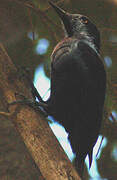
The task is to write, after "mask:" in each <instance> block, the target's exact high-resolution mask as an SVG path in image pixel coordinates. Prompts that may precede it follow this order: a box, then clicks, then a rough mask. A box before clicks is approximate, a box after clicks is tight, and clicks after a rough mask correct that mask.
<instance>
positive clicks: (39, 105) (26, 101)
mask: <svg viewBox="0 0 117 180" xmlns="http://www.w3.org/2000/svg"><path fill="white" fill-rule="evenodd" d="M16 95H18V96H20V97H21V98H22V100H16V101H13V102H11V103H9V104H8V106H11V105H15V104H22V105H28V106H30V107H31V108H33V109H34V110H36V111H39V112H41V113H42V114H43V115H44V116H45V117H47V116H48V114H47V112H46V111H45V110H44V108H45V109H46V108H47V104H45V103H43V102H38V101H34V100H32V99H28V98H26V97H25V96H24V95H22V94H17V93H16Z"/></svg>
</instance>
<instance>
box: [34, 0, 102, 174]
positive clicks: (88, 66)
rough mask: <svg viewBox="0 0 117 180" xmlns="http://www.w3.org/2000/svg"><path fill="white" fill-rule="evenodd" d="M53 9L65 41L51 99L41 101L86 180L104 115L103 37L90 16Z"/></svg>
mask: <svg viewBox="0 0 117 180" xmlns="http://www.w3.org/2000/svg"><path fill="white" fill-rule="evenodd" d="M50 5H51V6H52V7H53V8H54V9H55V11H56V12H57V13H58V15H59V17H60V18H61V20H62V23H63V27H64V31H65V37H64V38H63V39H62V40H61V41H60V42H59V43H58V44H57V45H56V47H55V48H54V50H53V52H52V55H51V94H50V97H49V99H48V100H47V101H46V102H44V101H43V100H42V99H41V98H40V97H39V98H38V99H39V100H41V101H40V102H41V103H42V106H43V108H44V110H45V111H46V112H47V113H48V114H49V115H51V116H53V117H54V119H55V120H56V121H58V122H59V123H60V124H62V125H63V126H64V127H65V129H66V131H67V132H68V133H69V136H68V138H69V141H70V143H71V146H72V150H73V152H74V153H75V154H76V160H75V167H76V169H77V170H78V173H79V175H80V176H82V174H83V168H84V161H85V158H86V156H87V155H88V157H89V167H91V163H92V153H93V147H94V145H95V143H96V141H97V138H98V135H99V131H100V126H101V122H102V115H103V106H104V99H105V89H106V73H105V69H104V65H103V62H102V60H101V57H100V33H99V31H98V29H97V27H96V26H95V25H94V24H93V23H92V22H91V21H90V20H89V19H88V18H87V17H86V16H84V15H81V14H69V13H67V12H65V11H64V10H62V9H61V8H59V7H58V6H56V5H54V4H53V3H52V2H50ZM37 96H38V95H37Z"/></svg>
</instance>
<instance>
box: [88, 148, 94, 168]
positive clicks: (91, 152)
mask: <svg viewBox="0 0 117 180" xmlns="http://www.w3.org/2000/svg"><path fill="white" fill-rule="evenodd" d="M92 154H93V150H91V151H90V152H89V153H88V157H89V169H90V168H91V164H92V159H93V158H92Z"/></svg>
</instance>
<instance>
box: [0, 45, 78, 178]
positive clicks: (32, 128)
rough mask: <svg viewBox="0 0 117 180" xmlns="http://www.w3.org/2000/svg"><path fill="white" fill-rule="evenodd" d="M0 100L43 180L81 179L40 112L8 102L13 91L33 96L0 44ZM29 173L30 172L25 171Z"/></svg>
mask: <svg viewBox="0 0 117 180" xmlns="http://www.w3.org/2000/svg"><path fill="white" fill-rule="evenodd" d="M0 92H1V93H0V94H1V95H0V100H1V103H2V104H3V109H2V110H4V111H5V112H1V113H0V116H1V117H3V116H4V117H6V118H7V119H9V121H11V122H13V124H14V125H15V128H16V130H17V132H19V133H20V135H21V137H22V138H23V141H24V143H25V145H26V147H27V149H28V151H29V152H30V154H31V156H32V158H33V159H34V161H35V163H36V165H37V166H38V168H39V170H40V171H41V173H42V175H43V177H44V179H46V180H80V178H79V176H78V175H77V173H76V171H75V169H74V168H73V166H72V164H71V162H70V160H69V159H68V157H67V156H66V154H65V153H64V151H63V149H62V147H61V146H60V144H59V143H58V141H57V139H56V137H55V136H54V134H53V132H52V130H51V129H50V127H49V125H48V123H47V121H46V120H45V119H44V117H43V116H42V115H41V113H40V112H39V111H35V110H34V109H33V108H31V107H29V106H28V105H20V104H16V105H12V106H10V107H9V112H7V109H8V103H11V102H13V101H15V100H17V99H16V97H15V93H16V92H17V93H20V94H23V95H24V96H26V97H28V98H30V99H31V98H32V95H31V92H30V91H29V88H27V85H26V83H25V82H23V81H21V80H19V78H18V71H17V69H16V67H15V66H14V65H13V63H12V61H11V60H10V58H9V56H8V55H7V53H6V51H5V50H4V48H3V46H2V45H1V44H0ZM27 173H30V172H27Z"/></svg>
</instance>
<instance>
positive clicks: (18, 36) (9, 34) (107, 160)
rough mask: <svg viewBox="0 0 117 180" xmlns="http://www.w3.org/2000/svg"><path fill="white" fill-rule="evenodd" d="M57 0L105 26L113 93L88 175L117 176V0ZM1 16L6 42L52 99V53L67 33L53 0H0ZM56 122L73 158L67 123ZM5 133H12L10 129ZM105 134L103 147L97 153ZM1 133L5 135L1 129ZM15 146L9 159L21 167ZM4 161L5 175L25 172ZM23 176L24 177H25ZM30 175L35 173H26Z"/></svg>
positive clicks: (106, 179)
mask: <svg viewBox="0 0 117 180" xmlns="http://www.w3.org/2000/svg"><path fill="white" fill-rule="evenodd" d="M53 2H54V3H55V4H57V5H59V6H60V7H61V8H63V9H64V10H66V11H68V12H70V13H80V14H84V15H86V16H88V17H89V18H90V19H91V20H92V22H93V23H95V24H96V26H97V27H98V29H99V30H100V33H101V56H102V58H103V62H104V65H105V69H106V72H107V94H106V101H105V108H104V118H103V124H102V129H101V132H100V137H99V139H98V142H97V144H96V146H95V151H94V161H93V165H92V168H91V170H90V171H88V168H85V179H86V180H89V179H90V180H91V179H94V180H101V179H103V180H116V179H117V0H78V1H76V0H53ZM0 17H1V18H0V42H1V43H2V44H3V45H4V47H5V48H6V50H7V52H8V55H9V56H10V57H11V59H12V61H13V63H14V64H15V65H16V67H21V66H25V67H28V68H29V69H30V71H31V73H32V78H33V80H34V84H35V86H36V87H37V89H38V91H39V92H40V94H41V95H42V97H43V98H44V99H47V97H48V96H49V93H50V92H49V91H50V89H49V87H50V80H49V77H50V56H51V53H52V50H53V48H54V46H55V45H56V44H57V42H59V41H60V40H61V39H62V38H63V36H64V34H63V30H62V28H61V24H60V19H59V18H58V16H57V14H56V13H55V12H54V10H53V9H52V8H51V7H50V6H49V4H48V1H47V0H20V1H19V0H0ZM50 119H51V117H50ZM52 121H53V120H52ZM50 126H51V128H52V129H53V131H54V133H55V134H56V136H57V138H58V139H59V141H60V142H61V143H62V145H63V146H64V149H65V151H66V153H67V154H68V156H69V158H70V160H72V159H73V158H74V155H73V154H72V150H71V149H70V145H68V141H67V134H66V133H65V130H64V128H63V127H61V126H59V125H58V124H57V123H50ZM5 127H6V125H5ZM0 128H2V127H0ZM5 135H6V136H7V133H6V134H5ZM11 136H12V133H10V131H9V139H7V143H10V141H11V139H10V137H11ZM103 136H104V140H103V143H102V147H101V149H100V151H99V154H98V156H97V157H96V153H97V151H98V148H99V144H100V142H101V137H103ZM0 137H2V136H1V135H0ZM15 137H16V135H15ZM12 138H13V137H12ZM16 139H17V138H15V139H13V141H14V142H15V141H17V140H16ZM2 147H3V145H2V143H1V142H0V151H3V148H2ZM12 150H13V147H12V148H11V149H10V150H8V152H9V156H8V157H7V160H8V159H10V160H9V161H8V162H9V163H10V161H13V160H15V161H16V162H17V163H15V165H14V168H16V167H18V165H19V164H20V163H19V160H18V158H17V155H16V158H15V159H14V158H11V151H12ZM14 151H15V150H14ZM16 151H17V150H16ZM21 152H23V150H21ZM20 158H21V157H20ZM0 160H1V161H0V162H3V161H4V159H3V155H0ZM7 160H6V163H7ZM16 164H17V165H16ZM86 164H87V160H86ZM1 166H3V164H1ZM87 166H88V164H87ZM4 167H5V170H3V171H4V173H3V171H0V175H1V177H2V175H3V174H5V173H6V172H7V173H8V172H9V177H7V178H6V179H8V180H9V179H12V178H10V177H11V174H14V172H15V174H16V173H20V168H19V171H18V170H16V169H17V168H16V169H15V170H13V169H12V170H8V169H9V166H8V164H7V165H4ZM10 168H11V167H10ZM34 172H35V171H34ZM32 174H33V173H32ZM32 174H31V175H32ZM35 174H36V173H35ZM31 175H30V176H31ZM4 177H5V176H4ZM17 177H18V176H17ZM32 177H33V178H32ZM20 179H23V177H22V178H20ZM24 179H30V178H29V177H27V176H25V178H24ZM31 179H34V180H37V179H38V176H36V175H32V176H31Z"/></svg>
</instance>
